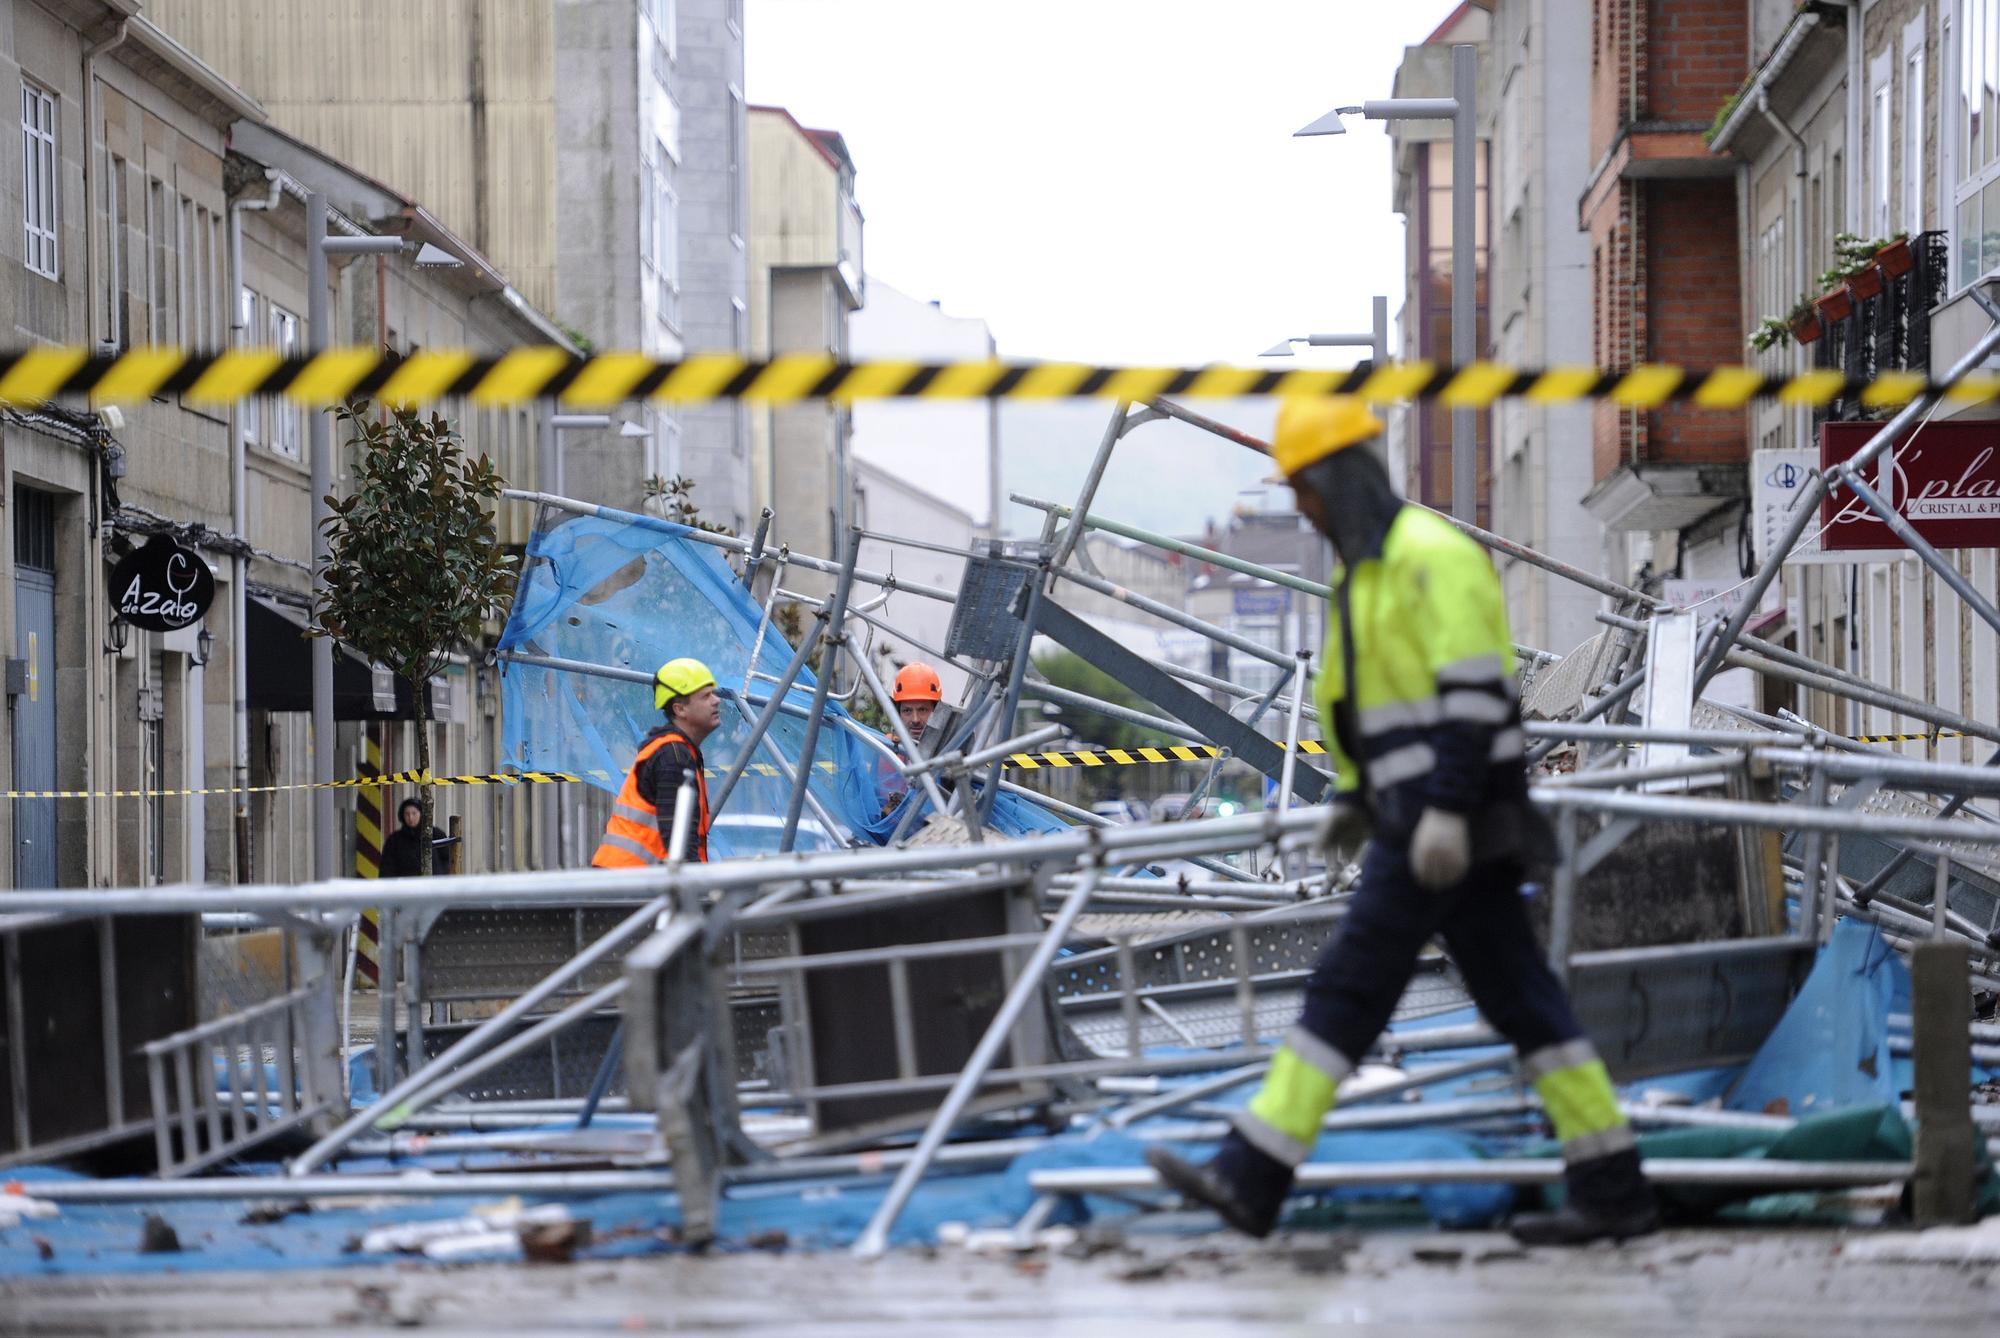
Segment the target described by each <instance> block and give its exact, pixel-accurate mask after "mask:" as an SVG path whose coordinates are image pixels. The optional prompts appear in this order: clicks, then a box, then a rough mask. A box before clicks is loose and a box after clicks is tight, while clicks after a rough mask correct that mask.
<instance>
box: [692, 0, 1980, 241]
mask: <svg viewBox="0 0 2000 1338" xmlns="http://www.w3.org/2000/svg"><path fill="white" fill-rule="evenodd" d="M1996 4H2000V0H1996ZM728 178H730V236H734V238H738V242H740V240H742V236H744V232H746V230H744V96H742V90H740V88H730V172H728Z"/></svg>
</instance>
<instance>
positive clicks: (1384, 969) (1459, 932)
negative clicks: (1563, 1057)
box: [1299, 841, 1583, 1064]
mask: <svg viewBox="0 0 2000 1338" xmlns="http://www.w3.org/2000/svg"><path fill="white" fill-rule="evenodd" d="M1432 935H1437V936H1438V937H1440V938H1442V939H1443V940H1444V946H1445V951H1447V952H1449V953H1450V954H1451V959H1452V961H1453V962H1455V963H1457V965H1458V969H1459V973H1460V974H1461V975H1462V976H1463V977H1464V978H1465V984H1466V987H1467V988H1468V989H1469V990H1470V991H1471V992H1472V999H1473V1002H1474V1003H1476V1004H1477V1005H1478V1006H1479V1011H1480V1012H1481V1013H1482V1014H1484V1015H1485V1017H1486V1020H1487V1021H1488V1022H1490V1023H1492V1024H1493V1026H1494V1028H1495V1029H1497V1030H1498V1031H1499V1032H1500V1034H1501V1035H1503V1036H1505V1037H1506V1038H1507V1040H1508V1041H1509V1042H1511V1043H1512V1044H1513V1045H1514V1047H1515V1048H1516V1049H1518V1050H1519V1051H1520V1052H1521V1053H1522V1054H1523V1055H1531V1054H1533V1053H1534V1052H1535V1051H1537V1050H1540V1049H1542V1048H1543V1047H1544V1046H1550V1045H1559V1044H1561V1043H1562V1042H1564V1041H1571V1040H1575V1039H1576V1038H1577V1037H1579V1036H1581V1035H1582V1034H1583V1033H1582V1029H1581V1028H1580V1027H1578V1026H1577V1023H1576V1017H1575V1015H1574V1014H1573V1013H1572V1012H1571V1011H1570V1006H1569V996H1568V994H1567V993H1565V992H1564V990H1563V987H1562V982H1560V981H1558V980H1557V979H1556V977H1555V974H1554V972H1552V971H1550V970H1549V967H1548V963H1547V962H1546V961H1545V960H1544V959H1543V956H1542V951H1541V948H1540V946H1539V945H1538V944H1537V943H1536V941H1535V933H1534V930H1533V928H1532V927H1531V926H1530V925H1529V923H1528V912H1527V907H1526V906H1525V904H1524V903H1523V902H1522V899H1521V872H1520V868H1519V866H1518V865H1516V864H1514V863H1513V862H1511V861H1507V862H1499V863H1489V864H1485V865H1481V866H1478V867H1475V868H1474V869H1473V870H1472V871H1471V872H1470V873H1469V874H1467V875H1466V876H1465V878H1464V879H1463V880H1462V881H1461V882H1460V883H1459V884H1458V885H1457V886H1455V887H1451V888H1447V889H1445V890H1444V891H1442V892H1429V891H1426V890H1424V889H1423V888H1422V887H1419V886H1418V885H1417V880H1416V878H1415V877H1414V876H1412V874H1411V872H1410V863H1409V859H1408V857H1407V855H1405V854H1404V852H1402V851H1400V850H1396V849H1393V848H1391V847H1390V846H1387V845H1385V844H1384V843H1383V842H1381V841H1371V842H1370V843H1369V845H1368V849H1367V852H1366V853H1365V854H1364V855H1363V857H1362V861H1361V879H1360V882H1359V884H1358V885H1357V887H1356V889H1355V894H1354V899H1353V901H1352V902H1351V903H1349V906H1348V911H1347V916H1346V919H1345V920H1344V921H1343V922H1342V923H1341V927H1340V931H1339V933H1338V934H1337V935H1336V936H1335V938H1334V940H1333V942H1331V943H1329V944H1328V945H1327V946H1326V949H1325V951H1323V952H1322V953H1321V954H1320V958H1319V961H1318V963H1317V964H1316V965H1315V966H1314V967H1313V972H1312V975H1311V976H1309V977H1308V978H1307V980H1306V1001H1305V1008H1304V1010H1303V1012H1302V1014H1301V1016H1300V1018H1299V1023H1300V1025H1301V1026H1303V1027H1305V1029H1306V1030H1307V1031H1310V1032H1311V1033H1312V1034H1313V1035H1315V1036H1317V1037H1319V1038H1320V1039H1321V1040H1323V1041H1325V1042H1327V1043H1328V1044H1329V1045H1331V1046H1333V1047H1334V1048H1335V1049H1337V1050H1339V1051H1340V1052H1341V1053H1342V1054H1344V1055H1346V1056H1347V1057H1348V1059H1349V1060H1351V1061H1353V1062H1354V1063H1356V1064H1359V1063H1360V1062H1361V1057H1362V1056H1363V1055H1365V1054H1367V1053H1368V1047H1369V1046H1370V1045H1372V1044H1374V1042H1375V1038H1376V1037H1377V1036H1379V1035H1381V1033H1382V1029H1383V1028H1384V1027H1385V1026H1387V1025H1388V1023H1389V1017H1390V1014H1391V1013H1392V1012H1394V1010H1395V1007H1396V1003H1397V1001H1398V1000H1399V999H1401V998H1402V996H1403V989H1404V987H1405V986H1407V985H1408V984H1409V982H1410V975H1411V973H1412V972H1413V971H1414V969H1415V967H1416V964H1417V954H1418V953H1420V952H1421V951H1422V950H1423V947H1424V944H1425V943H1426V942H1428V941H1429V940H1430V938H1431V936H1432Z"/></svg>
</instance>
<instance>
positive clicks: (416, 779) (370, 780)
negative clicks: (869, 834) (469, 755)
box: [0, 762, 833, 799]
mask: <svg viewBox="0 0 2000 1338" xmlns="http://www.w3.org/2000/svg"><path fill="white" fill-rule="evenodd" d="M819 767H820V770H822V771H831V770H833V763H831V762H821V763H820V764H819ZM745 770H746V771H748V772H749V773H750V774H751V775H753V776H777V775H781V774H782V773H781V772H779V770H778V769H777V768H776V767H775V766H772V765H771V764H770V763H769V762H753V763H752V764H751V765H750V766H748V767H746V768H745ZM708 774H709V775H711V776H716V777H719V776H721V775H722V773H721V772H720V771H716V770H715V769H713V768H710V770H709V773H708ZM623 776H624V773H623V772H617V773H613V772H609V771H600V770H597V769H595V768H592V769H591V770H588V771H583V772H570V771H489V772H483V773H480V774H478V775H471V776H432V777H430V778H429V780H428V782H427V781H426V779H425V777H424V773H423V772H421V771H394V772H389V773H387V774H386V775H380V776H353V777H349V778H348V779H346V780H336V781H294V782H291V783H289V784H285V785H241V786H238V785H210V786H206V787H202V786H190V787H188V788H185V789H180V788H173V787H169V788H165V789H158V790H0V798H6V799H151V798H153V797H155V796H156V795H163V796H164V795H185V796H188V797H190V798H193V797H196V796H199V795H205V794H277V793H280V792H281V791H288V790H352V789H359V788H362V787H367V788H370V789H372V788H374V787H376V786H381V785H423V784H426V783H428V784H430V785H579V784H582V783H583V782H584V781H585V780H586V779H594V780H600V781H603V782H605V783H606V784H616V783H617V782H618V781H619V780H621V779H622V778H623Z"/></svg>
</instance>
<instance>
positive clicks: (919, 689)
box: [890, 664, 944, 702]
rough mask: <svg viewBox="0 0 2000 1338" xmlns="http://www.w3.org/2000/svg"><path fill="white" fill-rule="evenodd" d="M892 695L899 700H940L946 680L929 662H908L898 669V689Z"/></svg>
mask: <svg viewBox="0 0 2000 1338" xmlns="http://www.w3.org/2000/svg"><path fill="white" fill-rule="evenodd" d="M890 695H891V696H892V697H893V699H894V700H895V701H897V702H940V701H943V700H944V682H943V680H941V679H940V678H939V677H938V671H937V670H935V669H933V668H931V667H930V666H929V665H927V664H906V665H904V666H903V667H902V668H901V669H899V670H897V671H896V690H895V692H894V693H892V694H890Z"/></svg>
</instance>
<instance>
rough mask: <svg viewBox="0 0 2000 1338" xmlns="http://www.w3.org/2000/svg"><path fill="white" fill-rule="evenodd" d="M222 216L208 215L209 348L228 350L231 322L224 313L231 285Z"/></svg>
mask: <svg viewBox="0 0 2000 1338" xmlns="http://www.w3.org/2000/svg"><path fill="white" fill-rule="evenodd" d="M224 245H225V243H224V242H223V239H222V215H221V214H215V213H211V214H209V215H208V292H209V304H208V305H209V313H208V346H209V347H210V348H216V349H220V348H227V347H228V345H229V322H228V320H227V319H226V318H225V317H224V315H223V311H224V309H225V308H226V307H227V306H228V305H229V299H228V297H227V296H225V292H226V289H227V286H228V283H229V275H228V273H227V272H226V271H227V270H228V267H229V257H228V253H227V252H226V251H225V250H224V249H223V247H224Z"/></svg>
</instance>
